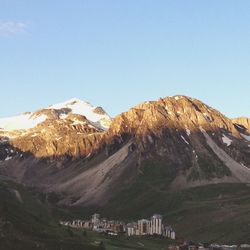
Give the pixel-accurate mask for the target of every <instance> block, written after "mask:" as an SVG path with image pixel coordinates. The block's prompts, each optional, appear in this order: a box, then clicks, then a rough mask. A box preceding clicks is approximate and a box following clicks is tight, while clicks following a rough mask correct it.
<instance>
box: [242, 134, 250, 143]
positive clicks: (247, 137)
mask: <svg viewBox="0 0 250 250" xmlns="http://www.w3.org/2000/svg"><path fill="white" fill-rule="evenodd" d="M240 135H241V136H242V137H243V138H244V139H245V140H247V141H250V136H249V135H244V134H242V133H240Z"/></svg>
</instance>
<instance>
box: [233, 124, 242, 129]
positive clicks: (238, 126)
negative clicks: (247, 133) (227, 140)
mask: <svg viewBox="0 0 250 250" xmlns="http://www.w3.org/2000/svg"><path fill="white" fill-rule="evenodd" d="M234 125H235V126H236V127H237V128H239V129H243V128H244V127H243V126H241V125H239V124H234Z"/></svg>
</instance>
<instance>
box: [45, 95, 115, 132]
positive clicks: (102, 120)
mask: <svg viewBox="0 0 250 250" xmlns="http://www.w3.org/2000/svg"><path fill="white" fill-rule="evenodd" d="M64 108H68V109H70V110H71V111H70V113H71V114H77V115H83V116H85V117H86V118H87V119H88V120H89V121H90V122H92V123H95V124H97V125H99V126H100V127H101V128H102V129H108V128H109V125H110V122H111V118H110V116H109V115H108V114H107V113H105V114H98V113H97V112H95V109H96V108H97V107H95V106H93V105H91V104H90V103H89V102H84V101H81V100H78V99H76V98H73V99H70V100H68V101H66V102H62V103H58V104H55V105H51V106H49V107H48V108H47V109H64ZM66 117H67V116H66V115H61V116H60V118H61V119H65V118H66Z"/></svg>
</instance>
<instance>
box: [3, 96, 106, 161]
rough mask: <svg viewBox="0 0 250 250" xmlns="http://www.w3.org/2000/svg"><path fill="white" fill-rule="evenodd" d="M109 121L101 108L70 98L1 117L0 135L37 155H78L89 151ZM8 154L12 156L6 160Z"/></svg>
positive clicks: (19, 147) (19, 148)
mask: <svg viewBox="0 0 250 250" xmlns="http://www.w3.org/2000/svg"><path fill="white" fill-rule="evenodd" d="M110 123H111V118H110V116H109V115H108V114H107V113H106V112H105V111H104V110H103V109H102V108H101V107H95V106H92V105H91V104H90V103H88V102H84V101H81V100H78V99H71V100H69V101H66V102H64V103H59V104H55V105H52V106H49V107H48V108H45V109H41V110H38V111H36V112H33V113H31V112H29V113H24V114H22V115H19V116H15V117H10V118H4V119H0V128H1V130H0V136H1V137H2V139H1V142H2V143H5V142H7V143H9V144H10V145H12V146H13V147H15V148H17V149H18V150H19V151H22V152H23V153H26V152H29V153H31V154H33V155H34V156H36V157H38V158H42V157H52V156H54V157H56V156H66V155H68V156H79V155H83V154H88V153H89V151H90V149H91V148H92V145H93V144H95V143H96V141H97V140H98V138H99V134H100V133H102V132H104V131H105V130H107V129H108V127H109V124H110ZM12 151H13V150H12ZM12 151H11V152H12ZM21 155H23V154H21ZM10 157H13V155H12V154H11V155H8V156H7V158H5V160H6V159H7V160H8V159H10Z"/></svg>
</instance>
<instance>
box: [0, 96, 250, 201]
mask: <svg viewBox="0 0 250 250" xmlns="http://www.w3.org/2000/svg"><path fill="white" fill-rule="evenodd" d="M0 127H1V130H0V174H4V175H6V176H11V177H13V178H16V179H18V180H19V181H20V182H24V183H28V184H32V185H35V186H36V185H38V186H39V187H42V188H43V189H44V190H46V191H48V190H49V191H53V192H56V193H63V195H65V197H64V198H63V199H62V200H61V202H62V204H67V205H69V204H82V203H86V204H97V203H98V204H99V203H100V202H101V203H102V202H104V201H105V202H107V201H108V200H109V199H111V198H112V197H113V196H114V195H115V194H116V193H118V191H119V190H120V189H121V188H122V187H128V186H130V185H132V183H134V182H135V181H136V180H138V179H140V178H142V176H143V178H146V179H147V180H150V179H152V178H153V180H154V183H158V184H157V185H159V187H158V188H162V187H164V188H168V189H170V190H172V189H173V190H176V189H181V188H189V187H193V186H199V185H207V184H211V183H222V182H227V183H228V182H229V183H232V182H241V183H242V182H243V183H250V170H249V167H250V134H249V119H247V118H238V119H229V118H227V117H226V116H224V115H223V114H222V113H220V112H219V111H217V110H215V109H213V108H211V107H209V106H208V105H206V104H204V103H203V102H201V101H199V100H197V99H193V98H190V97H187V96H173V97H166V98H160V99H159V100H156V101H147V102H144V103H141V104H139V105H137V106H135V107H133V108H131V109H130V110H128V111H127V112H124V113H121V114H119V115H118V116H116V117H115V118H114V119H111V118H110V117H109V115H108V114H107V113H106V112H105V111H104V110H103V109H102V108H101V107H94V106H92V105H91V104H89V103H87V102H83V101H80V100H77V99H71V100H69V101H67V102H64V103H60V104H56V105H52V106H49V107H48V108H45V109H41V110H39V111H37V112H34V113H25V114H23V115H21V116H18V117H13V118H7V119H0ZM150 185H152V184H150Z"/></svg>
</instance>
